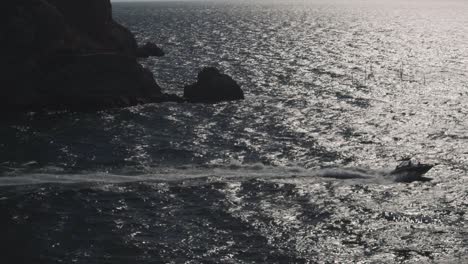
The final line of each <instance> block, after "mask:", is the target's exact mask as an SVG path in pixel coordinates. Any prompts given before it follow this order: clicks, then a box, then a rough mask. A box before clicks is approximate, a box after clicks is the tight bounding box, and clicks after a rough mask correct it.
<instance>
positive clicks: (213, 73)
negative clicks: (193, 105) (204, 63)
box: [184, 67, 244, 103]
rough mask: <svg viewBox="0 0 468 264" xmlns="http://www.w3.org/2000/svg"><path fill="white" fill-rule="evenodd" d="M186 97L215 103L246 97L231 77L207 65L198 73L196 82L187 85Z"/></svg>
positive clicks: (194, 100) (191, 99)
mask: <svg viewBox="0 0 468 264" xmlns="http://www.w3.org/2000/svg"><path fill="white" fill-rule="evenodd" d="M184 98H186V99H187V100H188V101H189V102H203V103H215V102H221V101H233V100H241V99H244V92H243V91H242V89H241V87H240V86H239V85H238V84H237V83H236V82H235V81H234V80H233V79H232V78H231V77H229V76H228V75H226V74H222V73H220V72H219V70H218V69H216V68H214V67H207V68H204V69H202V70H201V71H200V72H199V73H198V78H197V82H196V83H194V84H191V85H187V86H185V88H184Z"/></svg>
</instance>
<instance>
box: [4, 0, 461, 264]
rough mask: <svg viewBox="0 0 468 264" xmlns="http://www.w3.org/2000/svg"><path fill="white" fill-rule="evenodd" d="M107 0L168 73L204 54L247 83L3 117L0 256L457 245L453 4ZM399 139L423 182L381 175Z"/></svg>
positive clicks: (447, 253) (166, 81)
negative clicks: (179, 99)
mask: <svg viewBox="0 0 468 264" xmlns="http://www.w3.org/2000/svg"><path fill="white" fill-rule="evenodd" d="M388 2H390V1H388ZM114 14H115V17H116V19H117V20H118V21H120V22H121V23H123V24H125V25H126V26H128V27H129V28H131V30H132V31H133V32H135V33H136V35H137V38H138V39H139V41H140V42H144V41H155V42H156V43H158V44H160V45H161V46H162V47H163V48H164V50H165V51H166V53H167V55H166V56H165V57H162V58H150V59H145V60H142V63H143V64H144V65H145V66H147V67H148V68H150V69H151V70H152V71H153V73H154V74H155V76H156V79H157V81H158V83H159V84H160V85H161V86H162V87H163V89H164V90H165V91H167V92H172V93H178V94H182V90H183V89H182V88H183V86H184V85H185V84H188V83H191V82H193V81H194V80H195V78H196V73H197V71H198V70H199V69H200V68H201V67H203V66H216V67H218V68H220V69H221V70H223V71H224V72H225V73H227V74H229V75H231V76H232V77H233V78H234V79H236V80H237V81H238V82H239V83H240V84H241V85H242V87H243V89H244V91H245V94H246V100H244V101H240V102H230V103H220V104H216V105H202V104H176V103H165V104H157V105H145V106H137V107H132V108H127V109H122V110H109V111H104V112H99V113H48V114H25V115H19V116H10V117H9V118H7V117H2V119H3V120H2V125H1V127H0V135H1V139H0V173H1V176H0V185H1V186H2V187H0V208H1V210H2V214H1V216H0V230H1V234H2V238H1V239H0V241H1V243H2V244H3V247H2V248H3V249H5V253H2V256H0V258H4V259H5V260H8V261H7V262H5V263H16V262H17V263H164V262H172V263H183V262H187V261H188V262H190V263H210V262H211V263H220V262H221V263H253V262H256V263H264V262H265V263H308V262H310V263H315V262H319V263H332V262H336V263H346V262H361V263H402V262H403V263H431V262H433V263H463V262H466V261H468V259H467V257H468V231H467V230H468V214H467V213H466V212H467V210H468V191H467V190H466V187H465V186H466V185H467V184H468V177H467V170H468V144H467V143H468V142H467V141H468V135H467V132H466V131H468V121H467V120H468V76H467V74H468V71H467V70H468V45H467V43H468V28H467V25H468V16H467V14H468V4H467V3H466V2H464V1H451V2H449V1H442V0H440V1H404V2H398V3H397V2H394V1H392V2H391V3H386V2H385V1H358V0H355V1H335V2H330V1H321V2H314V1H303V2H299V1H296V2H295V3H288V4H284V3H283V4H281V3H279V4H278V3H276V4H268V3H266V2H257V3H256V4H253V3H238V4H233V3H230V4H226V3H208V2H205V3H151V4H115V5H114ZM405 157H415V158H418V159H420V160H422V161H424V162H427V163H437V164H438V165H437V166H436V167H434V168H433V169H432V170H431V171H430V172H429V173H428V175H427V176H428V177H431V178H433V180H432V181H431V182H423V183H420V182H414V183H409V184H404V183H395V182H394V181H393V179H392V177H391V176H388V171H390V170H391V169H392V168H393V167H394V166H395V165H397V164H398V161H397V160H399V159H402V158H405ZM332 168H333V169H332ZM2 263H4V262H3V261H2Z"/></svg>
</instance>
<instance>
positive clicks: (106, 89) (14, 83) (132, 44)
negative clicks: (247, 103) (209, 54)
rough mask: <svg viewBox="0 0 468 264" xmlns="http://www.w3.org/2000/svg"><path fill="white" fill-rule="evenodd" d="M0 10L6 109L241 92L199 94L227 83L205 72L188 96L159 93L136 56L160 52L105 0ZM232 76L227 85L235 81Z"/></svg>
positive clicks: (85, 106) (1, 92)
mask: <svg viewBox="0 0 468 264" xmlns="http://www.w3.org/2000/svg"><path fill="white" fill-rule="evenodd" d="M0 16H1V19H2V22H1V23H0V40H1V41H0V43H1V44H0V46H1V48H0V53H1V55H0V56H1V58H2V59H1V60H0V74H1V75H0V83H1V89H0V100H1V102H0V105H1V107H2V109H3V110H4V111H35V110H42V109H50V110H77V111H89V110H98V109H104V108H113V107H125V106H131V105H136V104H142V103H151V102H164V101H177V102H183V101H190V102H217V101H223V100H225V99H228V100H232V99H241V98H243V94H242V96H241V97H240V96H237V98H234V97H232V96H231V95H225V94H223V93H222V91H223V90H226V89H225V88H223V87H221V88H220V89H219V91H220V92H221V93H219V92H218V93H215V94H216V95H218V96H219V97H218V98H214V100H213V98H212V95H213V93H210V96H211V97H209V98H204V97H203V94H204V93H206V91H208V90H212V89H213V87H214V86H223V85H224V84H226V80H227V78H226V76H224V75H217V76H215V77H214V78H211V81H210V83H209V88H208V90H207V89H206V87H203V85H202V86H200V85H198V86H197V85H193V86H195V87H193V89H189V90H190V92H189V94H190V97H189V98H181V97H178V96H175V95H168V94H164V93H163V92H162V91H161V88H160V87H159V86H158V84H157V83H156V81H155V80H154V78H153V75H152V73H151V72H150V71H149V70H148V69H145V68H144V67H142V66H141V65H140V64H139V63H138V61H137V57H148V56H162V55H164V52H163V51H162V50H161V49H160V48H159V47H157V46H156V45H154V44H151V43H146V44H145V45H143V46H141V47H138V45H137V41H136V40H135V37H134V36H133V34H132V33H131V32H130V31H129V30H128V29H126V28H125V27H123V26H122V25H120V24H118V23H117V22H115V21H114V20H113V18H112V7H111V3H110V0H15V1H7V2H6V3H3V4H2V9H1V11H0ZM220 76H222V77H220ZM211 77H213V76H211ZM213 80H214V81H213ZM231 80H232V79H231ZM216 82H217V83H216ZM232 82H233V81H232ZM232 82H230V81H229V82H228V85H230V86H231V87H235V88H236V89H237V87H238V86H236V85H237V84H236V85H234V86H233V84H232ZM238 89H239V90H240V87H239V88H238ZM198 90H200V94H197V93H198ZM227 90H230V88H227ZM194 93H195V96H192V95H193V94H194Z"/></svg>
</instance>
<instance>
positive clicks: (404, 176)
mask: <svg viewBox="0 0 468 264" xmlns="http://www.w3.org/2000/svg"><path fill="white" fill-rule="evenodd" d="M433 167H434V165H430V164H422V163H420V162H417V163H415V162H412V161H411V160H410V159H408V160H404V161H403V162H401V163H400V164H399V165H398V166H397V167H396V168H395V169H394V170H393V171H392V172H391V173H390V174H391V175H393V176H395V181H396V182H414V181H430V180H432V179H431V178H427V177H423V176H424V174H426V173H427V172H428V171H429V170H431V169H432V168H433Z"/></svg>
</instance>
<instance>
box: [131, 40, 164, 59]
mask: <svg viewBox="0 0 468 264" xmlns="http://www.w3.org/2000/svg"><path fill="white" fill-rule="evenodd" d="M136 56H137V57H139V58H148V57H153V56H154V57H162V56H164V51H163V50H162V49H161V48H160V47H158V46H157V45H156V44H154V43H151V42H146V44H145V45H143V46H141V47H138V48H137V51H136Z"/></svg>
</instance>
